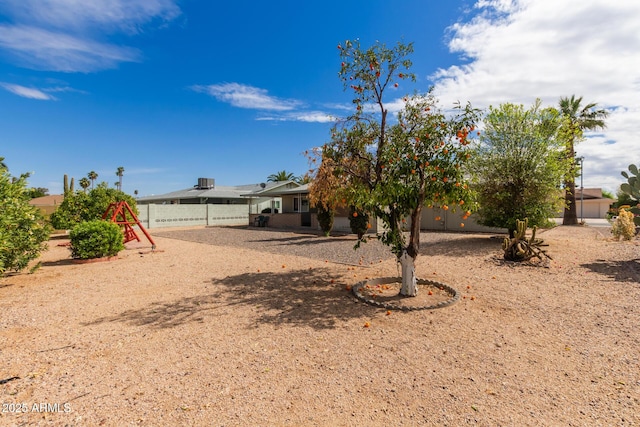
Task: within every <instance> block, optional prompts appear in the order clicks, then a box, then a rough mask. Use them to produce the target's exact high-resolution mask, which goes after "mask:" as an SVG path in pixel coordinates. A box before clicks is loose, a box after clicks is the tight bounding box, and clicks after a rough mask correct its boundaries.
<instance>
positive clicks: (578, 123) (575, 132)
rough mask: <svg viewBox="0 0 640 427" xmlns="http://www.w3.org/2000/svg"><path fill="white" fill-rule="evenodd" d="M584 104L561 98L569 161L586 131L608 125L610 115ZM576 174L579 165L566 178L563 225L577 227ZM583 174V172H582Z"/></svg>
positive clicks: (580, 99)
mask: <svg viewBox="0 0 640 427" xmlns="http://www.w3.org/2000/svg"><path fill="white" fill-rule="evenodd" d="M581 104H582V97H579V98H576V97H575V95H571V98H567V97H564V98H560V102H559V106H560V114H561V115H562V116H563V117H564V119H565V120H564V121H563V125H562V126H563V127H564V132H563V133H564V139H565V144H566V148H565V153H566V157H567V158H568V159H572V161H573V159H574V158H575V156H576V151H575V146H576V144H577V143H578V142H580V141H581V140H582V139H583V134H584V132H585V131H593V130H598V129H604V128H605V127H606V123H605V121H604V119H606V118H607V116H608V115H609V113H608V112H607V111H606V110H604V109H601V108H597V103H589V104H587V105H584V106H583V105H581ZM576 173H577V165H575V164H574V167H573V168H572V169H571V171H570V172H569V173H568V174H567V176H566V177H565V182H564V187H565V210H564V217H563V219H562V224H563V225H576V224H577V223H578V213H577V209H576ZM580 173H582V171H580Z"/></svg>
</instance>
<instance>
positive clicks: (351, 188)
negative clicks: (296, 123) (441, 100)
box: [310, 41, 478, 296]
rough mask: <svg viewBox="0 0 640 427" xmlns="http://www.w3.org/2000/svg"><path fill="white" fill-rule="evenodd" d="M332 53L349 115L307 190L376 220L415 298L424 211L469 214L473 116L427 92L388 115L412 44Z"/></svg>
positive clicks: (349, 46)
mask: <svg viewBox="0 0 640 427" xmlns="http://www.w3.org/2000/svg"><path fill="white" fill-rule="evenodd" d="M338 49H339V50H340V56H341V60H342V64H341V69H340V73H339V76H340V78H341V80H342V81H343V82H344V85H345V90H351V91H352V92H353V95H354V97H353V104H354V107H355V111H354V113H353V114H352V115H350V116H349V117H347V118H346V119H344V120H341V121H339V122H337V124H336V125H335V126H334V128H333V129H332V133H331V140H330V141H329V142H328V143H326V144H325V145H324V146H323V147H322V148H321V149H319V150H318V153H319V157H320V159H319V163H320V167H319V168H318V170H317V175H319V178H321V179H319V180H318V182H316V183H315V184H312V185H311V187H310V192H311V195H312V198H315V200H320V201H322V200H323V199H324V198H328V202H330V203H332V204H341V205H343V206H350V207H352V208H353V209H355V210H359V211H364V212H367V213H369V214H371V215H372V216H373V217H375V218H379V219H381V220H382V222H383V223H384V230H383V231H382V232H381V233H379V234H378V238H379V239H380V240H381V241H382V242H383V243H384V244H385V245H388V246H390V247H391V250H392V252H393V253H394V254H395V255H396V256H397V258H398V262H399V263H400V264H401V265H402V287H401V290H400V294H401V295H404V296H415V295H417V286H416V274H415V259H416V258H417V256H418V253H419V249H420V217H421V213H422V209H423V208H424V207H426V206H434V207H441V208H442V209H444V210H448V209H451V210H455V209H456V208H457V209H463V210H464V211H465V213H464V216H463V218H466V217H467V216H468V215H469V214H470V213H471V209H472V205H473V203H472V202H471V193H470V191H469V187H468V184H467V181H466V177H465V175H464V173H463V170H464V163H465V162H466V161H467V160H468V158H469V156H470V150H469V147H468V144H469V139H470V138H471V135H472V132H473V133H474V134H475V132H474V130H475V123H476V121H477V120H478V111H477V110H474V109H472V108H471V107H470V106H469V105H467V106H466V107H461V106H460V105H458V106H456V107H455V108H453V109H452V110H450V111H448V112H444V111H442V110H441V109H440V108H438V106H437V100H436V98H435V96H434V95H433V94H432V93H431V91H430V92H428V93H426V94H414V95H412V96H406V97H404V98H402V99H399V100H398V101H397V102H398V103H400V104H401V107H400V109H399V113H398V114H397V117H395V118H393V119H392V118H389V116H388V108H387V105H386V99H385V94H386V93H387V91H388V90H389V89H391V88H394V89H395V88H397V87H398V86H399V83H401V82H402V81H404V80H415V77H414V76H413V74H411V73H410V72H409V69H410V67H411V61H410V60H409V58H408V57H409V55H410V54H411V53H412V52H413V45H412V44H402V43H398V44H397V45H396V46H394V47H393V48H387V47H386V46H385V45H384V44H380V43H378V44H375V45H374V46H372V47H370V48H369V49H366V50H364V49H362V48H361V47H360V45H359V43H358V42H352V41H346V42H345V43H344V44H343V45H338ZM316 161H318V160H316ZM329 177H330V179H329ZM407 220H408V223H407ZM365 238H366V237H365ZM359 243H360V241H359V242H358V244H359ZM356 246H358V245H356Z"/></svg>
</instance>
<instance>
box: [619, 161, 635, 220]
mask: <svg viewBox="0 0 640 427" xmlns="http://www.w3.org/2000/svg"><path fill="white" fill-rule="evenodd" d="M629 172H630V174H629V173H627V172H626V171H622V172H621V174H622V176H624V177H625V178H627V182H625V183H623V184H622V185H620V190H622V191H623V192H624V193H626V194H628V195H629V196H631V197H632V198H633V199H634V200H635V202H636V206H634V207H632V208H631V209H629V212H631V213H632V214H634V216H635V218H633V222H634V224H635V225H636V226H638V227H640V216H638V215H640V177H639V176H638V167H637V166H636V165H629Z"/></svg>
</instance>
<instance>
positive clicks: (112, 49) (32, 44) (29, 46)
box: [0, 25, 140, 72]
mask: <svg viewBox="0 0 640 427" xmlns="http://www.w3.org/2000/svg"><path fill="white" fill-rule="evenodd" d="M0 47H3V48H5V49H7V50H8V51H10V52H11V53H12V54H13V55H14V56H15V57H16V58H18V59H19V60H20V62H21V63H22V64H23V65H25V66H28V67H30V68H34V69H39V70H53V71H63V72H77V71H79V72H91V71H97V70H101V69H107V68H113V67H115V66H117V64H119V63H120V62H136V61H139V58H140V53H139V52H138V50H136V49H132V48H128V47H120V46H115V45H111V44H105V43H100V42H96V41H93V40H90V39H83V38H78V37H75V36H72V35H67V34H64V33H59V32H52V31H48V30H43V29H39V28H34V27H24V26H7V25H0Z"/></svg>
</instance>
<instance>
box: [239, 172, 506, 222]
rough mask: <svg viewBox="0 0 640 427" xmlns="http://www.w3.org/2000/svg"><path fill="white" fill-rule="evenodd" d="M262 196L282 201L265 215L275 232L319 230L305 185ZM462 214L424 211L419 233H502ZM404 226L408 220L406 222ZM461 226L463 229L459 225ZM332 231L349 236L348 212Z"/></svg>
mask: <svg viewBox="0 0 640 427" xmlns="http://www.w3.org/2000/svg"><path fill="white" fill-rule="evenodd" d="M262 195H263V196H273V197H279V198H281V199H282V212H280V213H278V214H274V215H269V222H268V225H269V226H270V227H275V228H298V227H309V228H310V229H312V230H319V229H320V225H319V224H318V218H317V215H316V214H317V209H315V208H314V207H313V206H311V205H310V203H309V185H308V184H306V185H302V186H300V187H297V188H290V189H285V190H281V189H272V190H269V191H265V192H263V193H262ZM463 215H464V214H463V212H461V211H457V212H451V211H444V210H442V209H434V208H427V207H425V208H424V209H423V211H422V217H421V219H420V226H421V228H422V229H423V230H453V231H462V230H463V229H464V230H466V231H480V232H502V231H503V230H502V229H499V228H492V227H485V226H482V225H479V224H478V223H477V222H476V221H475V220H474V218H473V215H472V216H471V217H469V218H467V219H466V220H463V219H462V216H463ZM258 216H259V215H258V214H251V215H250V218H249V223H250V224H254V221H255V218H256V217H258ZM406 221H407V222H406V224H407V226H409V225H410V219H409V218H407V220H406ZM370 223H371V228H370V229H369V232H370V233H377V232H379V231H382V230H383V227H384V226H383V223H382V221H381V220H380V219H377V218H375V219H374V218H372V219H371V221H370ZM462 223H464V227H461V225H460V224H462ZM333 231H337V232H345V233H351V226H350V225H349V212H348V209H346V208H339V209H338V210H337V211H336V213H335V216H334V221H333Z"/></svg>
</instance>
